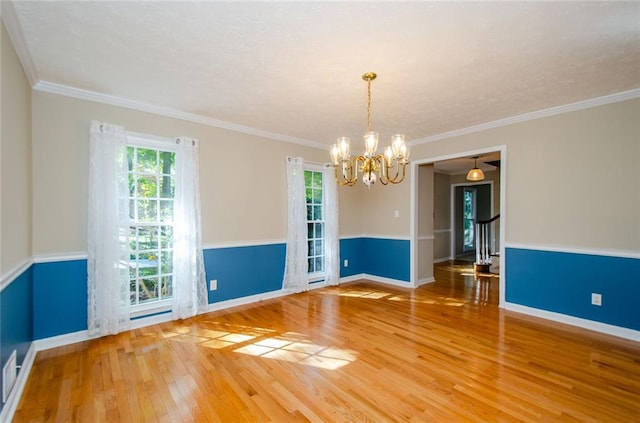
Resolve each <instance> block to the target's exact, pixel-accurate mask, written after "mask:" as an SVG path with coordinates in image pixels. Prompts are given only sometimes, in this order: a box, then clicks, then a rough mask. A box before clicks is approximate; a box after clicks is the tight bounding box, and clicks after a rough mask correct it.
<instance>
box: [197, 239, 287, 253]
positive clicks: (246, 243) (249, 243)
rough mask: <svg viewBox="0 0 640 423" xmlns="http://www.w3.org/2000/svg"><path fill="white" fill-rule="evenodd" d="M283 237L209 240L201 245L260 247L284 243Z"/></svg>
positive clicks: (210, 246)
mask: <svg viewBox="0 0 640 423" xmlns="http://www.w3.org/2000/svg"><path fill="white" fill-rule="evenodd" d="M286 243H287V240H285V239H262V240H255V241H232V242H209V243H206V244H203V245H202V249H203V250H216V249H219V248H238V247H260V246H265V245H276V244H286Z"/></svg>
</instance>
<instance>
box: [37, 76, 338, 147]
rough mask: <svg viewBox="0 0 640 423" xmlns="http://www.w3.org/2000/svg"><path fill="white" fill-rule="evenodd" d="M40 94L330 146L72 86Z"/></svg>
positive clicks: (43, 87) (49, 85) (41, 86)
mask: <svg viewBox="0 0 640 423" xmlns="http://www.w3.org/2000/svg"><path fill="white" fill-rule="evenodd" d="M33 89H34V90H36V91H42V92H45V93H50V94H58V95H62V96H65V97H71V98H76V99H80V100H87V101H93V102H96V103H102V104H108V105H111V106H117V107H124V108H127V109H132V110H138V111H140V112H146V113H153V114H156V115H160V116H167V117H171V118H176V119H181V120H186V121H189V122H195V123H199V124H202V125H207V126H213V127H216V128H222V129H227V130H230V131H235V132H241V133H243V134H249V135H254V136H257V137H263V138H269V139H273V140H276V141H282V142H288V143H291V144H299V145H303V146H306V147H313V148H318V149H321V150H326V149H327V148H328V146H327V145H325V144H322V143H319V142H317V141H311V140H306V139H302V138H295V137H291V136H288V135H284V134H278V133H275V132H269V131H263V130H261V129H256V128H250V127H248V126H243V125H239V124H236V123H232V122H225V121H222V120H218V119H213V118H210V117H206V116H201V115H196V114H194V113H187V112H183V111H181V110H177V109H173V108H170V107H164V106H157V105H154V104H148V103H143V102H140V101H135V100H129V99H126V98H122V97H116V96H112V95H108V94H101V93H98V92H95V91H89V90H83V89H80V88H74V87H70V86H68V85H62V84H56V83H53V82H47V81H38V83H37V84H35V85H34V86H33Z"/></svg>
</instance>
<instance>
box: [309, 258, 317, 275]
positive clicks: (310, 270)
mask: <svg viewBox="0 0 640 423" xmlns="http://www.w3.org/2000/svg"><path fill="white" fill-rule="evenodd" d="M308 262H309V272H308V273H313V272H315V271H316V270H315V267H314V264H315V260H314V259H312V258H310V259H309V260H308Z"/></svg>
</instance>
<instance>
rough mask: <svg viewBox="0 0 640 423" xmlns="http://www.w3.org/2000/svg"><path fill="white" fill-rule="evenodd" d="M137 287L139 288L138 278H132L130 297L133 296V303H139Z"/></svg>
mask: <svg viewBox="0 0 640 423" xmlns="http://www.w3.org/2000/svg"><path fill="white" fill-rule="evenodd" d="M137 289H138V280H137V279H132V280H131V282H130V283H129V291H130V293H131V294H130V296H129V297H130V298H131V304H137V302H138V293H137Z"/></svg>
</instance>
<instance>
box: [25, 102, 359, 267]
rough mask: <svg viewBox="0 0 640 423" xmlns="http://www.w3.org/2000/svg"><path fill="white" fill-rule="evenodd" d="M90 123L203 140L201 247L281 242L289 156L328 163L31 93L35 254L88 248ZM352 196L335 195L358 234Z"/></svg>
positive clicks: (278, 145) (198, 127) (203, 128)
mask: <svg viewBox="0 0 640 423" xmlns="http://www.w3.org/2000/svg"><path fill="white" fill-rule="evenodd" d="M91 120H99V121H105V122H110V123H114V124H118V125H122V126H124V127H125V129H126V130H128V131H132V132H139V133H145V134H150V135H156V136H162V137H175V136H180V135H184V136H189V137H193V138H197V139H198V140H199V141H200V190H201V205H202V227H203V237H202V239H203V243H204V244H205V246H206V245H216V244H229V243H244V242H248V243H252V242H272V241H284V240H285V239H286V235H287V233H286V231H287V221H286V219H287V188H286V184H287V180H286V156H288V155H289V156H301V157H304V159H305V160H307V161H314V162H326V161H328V151H324V150H320V149H316V148H311V147H304V146H300V145H296V144H291V143H285V142H278V141H274V140H270V139H265V138H261V137H257V136H252V135H247V134H242V133H238V132H234V131H229V130H225V129H220V128H214V127H211V126H207V125H202V124H197V123H193V122H188V121H184V120H179V119H173V118H168V117H163V116H158V115H153V114H149V113H144V112H139V111H134V110H130V109H125V108H121V107H115V106H110V105H105V104H99V103H94V102H90V101H85V100H78V99H74V98H69V97H64V96H60V95H55V94H49V93H43V92H39V91H34V92H33V149H34V154H33V164H34V169H33V175H34V192H33V197H34V226H33V227H34V254H36V255H43V254H54V253H73V252H84V251H86V224H87V192H88V189H89V187H88V184H87V175H88V172H89V170H88V155H89V149H88V139H89V135H88V134H89V132H88V131H89V124H90V122H91ZM352 198H353V197H352V196H351V193H349V194H348V195H344V192H343V191H342V190H341V192H340V198H339V201H340V205H339V207H340V212H341V218H340V226H341V232H342V233H345V234H352V233H353V234H360V233H361V229H360V227H359V225H360V222H359V220H358V218H357V213H356V212H354V207H358V206H359V204H358V201H357V200H354V201H352Z"/></svg>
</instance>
